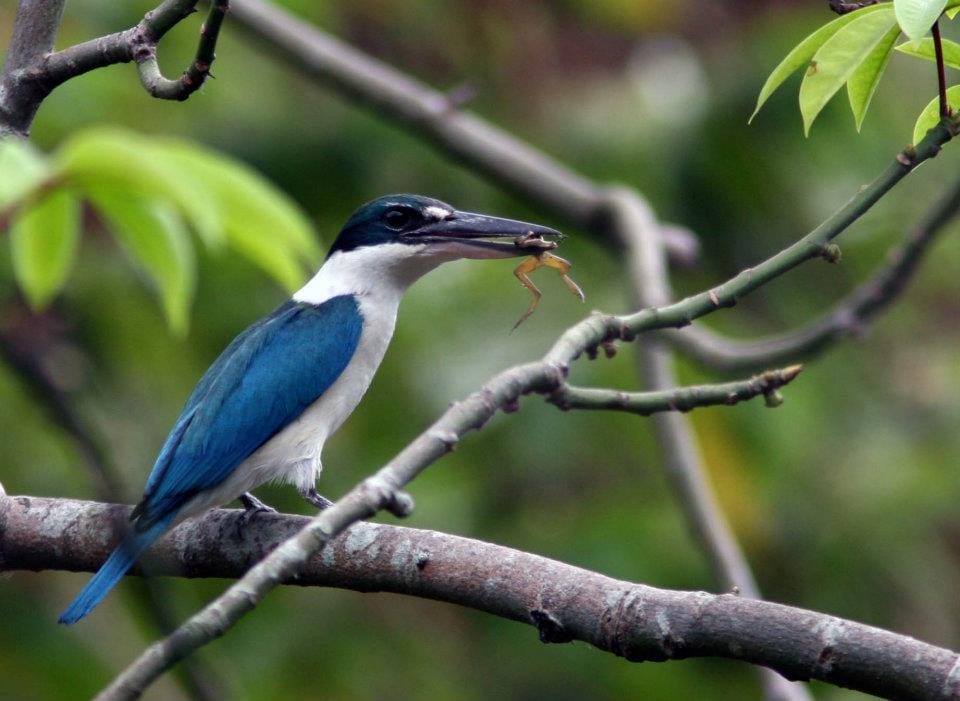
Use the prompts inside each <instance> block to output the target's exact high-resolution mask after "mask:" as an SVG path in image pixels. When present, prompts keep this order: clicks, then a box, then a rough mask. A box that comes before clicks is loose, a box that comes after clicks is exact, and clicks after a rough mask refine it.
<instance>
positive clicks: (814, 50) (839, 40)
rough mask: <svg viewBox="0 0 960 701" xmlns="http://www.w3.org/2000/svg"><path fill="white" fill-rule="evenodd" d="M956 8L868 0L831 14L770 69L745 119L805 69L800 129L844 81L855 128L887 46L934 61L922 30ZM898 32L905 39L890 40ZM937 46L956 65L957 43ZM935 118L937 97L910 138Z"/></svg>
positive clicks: (944, 2)
mask: <svg viewBox="0 0 960 701" xmlns="http://www.w3.org/2000/svg"><path fill="white" fill-rule="evenodd" d="M958 12H960V0H893V2H885V3H878V4H876V5H868V6H866V7H863V8H860V9H858V10H855V11H854V12H850V13H848V14H845V15H842V16H840V17H838V18H837V19H834V20H833V21H832V22H829V23H828V24H826V25H824V26H822V27H820V29H818V30H817V31H815V32H814V33H813V34H811V35H809V36H808V37H806V38H805V39H804V40H803V41H801V42H800V43H799V44H797V46H796V47H794V49H793V50H792V51H791V52H790V53H789V54H787V56H786V58H784V59H783V61H781V62H780V64H779V65H778V66H777V67H776V68H774V69H773V72H772V73H771V74H770V77H769V78H767V81H766V83H764V85H763V88H762V89H761V90H760V96H759V97H758V98H757V107H756V109H755V110H754V111H753V115H751V117H750V120H751V121H752V120H753V118H754V117H755V116H756V115H757V112H759V111H760V108H761V107H762V106H763V104H764V103H765V102H766V101H767V99H768V98H769V97H770V95H772V94H773V93H774V91H775V90H776V89H777V88H779V87H780V86H781V85H782V84H783V82H784V81H785V80H786V79H787V78H789V77H790V75H792V74H793V73H794V72H795V71H797V70H798V69H800V68H806V73H805V74H804V77H803V82H802V83H801V84H800V114H801V115H802V117H803V130H804V133H805V134H809V133H810V126H811V125H812V124H813V122H814V120H816V118H817V116H818V115H819V114H820V112H821V111H822V110H823V108H824V107H825V106H826V104H827V103H828V102H829V101H830V98H832V97H833V96H834V95H835V94H836V93H837V92H838V91H839V90H840V88H842V87H843V86H844V85H846V87H847V97H848V98H849V101H850V109H851V110H852V111H853V117H854V120H855V122H856V126H857V131H859V130H860V125H861V124H862V123H863V118H864V117H865V116H866V114H867V109H868V108H869V106H870V100H871V99H872V98H873V93H874V92H875V91H876V89H877V84H878V83H879V82H880V78H881V77H882V75H883V72H884V70H885V69H886V67H887V63H888V62H889V61H890V56H891V55H892V54H893V51H894V50H897V51H900V52H902V53H904V54H908V55H911V56H916V57H918V58H923V59H926V60H929V61H936V54H935V49H934V43H933V40H932V39H931V38H929V37H926V35H927V34H928V33H929V32H930V30H931V28H932V27H933V25H934V24H935V23H936V22H937V21H938V20H939V19H940V16H941V15H943V14H945V15H946V16H947V17H948V18H950V19H953V18H954V17H955V16H956V14H957V13H958ZM901 32H903V33H904V34H906V35H907V37H908V39H909V40H908V41H907V42H905V43H902V44H900V45H896V42H897V39H898V37H899V36H900V33H901ZM942 46H943V52H944V59H945V60H944V63H946V65H948V66H952V67H954V68H960V44H956V43H955V42H951V41H943V42H942ZM948 98H949V99H957V98H960V93H958V92H957V91H956V90H955V89H954V88H951V89H950V90H949V91H948ZM939 119H940V112H939V96H938V97H936V98H934V99H933V100H932V101H931V102H930V104H928V105H927V107H926V108H925V109H924V110H923V112H922V113H921V114H920V117H919V118H918V119H917V122H916V125H915V126H914V130H913V142H914V143H917V142H918V141H920V139H922V138H923V135H924V134H926V132H927V131H928V130H929V129H930V128H932V127H933V126H934V125H935V124H936V123H937V121H938V120H939Z"/></svg>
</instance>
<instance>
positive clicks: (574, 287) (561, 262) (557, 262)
mask: <svg viewBox="0 0 960 701" xmlns="http://www.w3.org/2000/svg"><path fill="white" fill-rule="evenodd" d="M540 265H543V266H546V267H548V268H553V269H554V270H559V271H560V279H561V280H563V282H564V283H565V284H566V286H567V289H568V290H570V291H571V292H573V294H575V295H576V296H577V297H579V298H580V301H581V302H585V301H586V300H587V296H586V295H585V294H583V290H581V289H580V285H578V284H577V283H575V282H574V281H573V279H572V278H571V277H570V276H569V275H567V273H568V272H569V271H570V267H571V266H570V261H568V260H566V259H564V258H561V257H560V256H555V255H553V254H552V253H543V254H541V255H540Z"/></svg>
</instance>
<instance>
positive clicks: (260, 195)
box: [156, 140, 321, 289]
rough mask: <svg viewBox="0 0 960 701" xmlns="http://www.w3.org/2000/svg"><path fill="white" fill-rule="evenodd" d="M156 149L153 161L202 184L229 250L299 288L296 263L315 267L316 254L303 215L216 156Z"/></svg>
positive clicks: (175, 145) (183, 147)
mask: <svg viewBox="0 0 960 701" xmlns="http://www.w3.org/2000/svg"><path fill="white" fill-rule="evenodd" d="M156 149H157V150H156V154H157V157H158V158H161V159H164V160H166V161H167V162H168V163H169V164H170V165H171V166H172V167H175V168H176V169H177V170H178V171H180V172H188V173H190V174H191V176H192V177H193V178H196V179H202V180H203V181H204V182H205V183H206V185H207V187H208V188H209V190H210V195H211V203H212V204H213V205H214V206H215V207H216V208H217V209H218V211H219V216H220V219H221V221H222V223H223V226H224V230H225V234H226V237H227V241H228V243H229V244H230V245H231V246H232V247H234V248H236V250H238V251H239V252H240V253H242V254H244V255H245V256H247V257H248V258H249V259H250V260H251V261H253V262H254V263H256V264H257V265H259V266H260V267H261V268H263V269H264V270H266V271H267V272H269V273H270V274H271V275H273V276H274V277H275V278H276V279H277V280H279V281H280V282H281V283H282V284H283V285H285V286H286V287H288V288H290V289H294V288H296V287H298V286H299V285H301V284H302V283H303V280H304V276H305V275H304V268H303V265H302V264H303V263H306V264H308V265H309V266H310V267H311V268H312V267H313V266H315V265H316V264H317V263H318V262H319V259H320V256H321V251H320V247H319V245H318V243H317V240H316V238H315V236H314V233H313V228H312V227H311V226H310V223H309V221H308V220H307V218H306V216H305V215H304V214H303V213H302V211H301V210H300V209H299V208H298V207H296V205H294V204H293V203H292V202H291V201H290V200H289V198H288V197H287V196H286V195H284V194H283V193H282V192H281V191H280V190H279V189H277V188H276V187H275V186H274V185H272V184H271V183H270V182H269V181H267V180H266V179H265V178H263V177H262V176H261V175H259V174H258V173H256V172H255V171H253V170H251V169H250V168H249V167H247V166H245V165H243V164H242V163H240V162H238V161H234V160H232V159H229V158H226V157H224V156H222V155H219V154H214V153H211V152H209V151H201V150H199V149H196V148H195V147H192V146H190V145H189V144H186V143H183V142H179V141H175V140H166V141H163V142H159V143H158V144H157V145H156Z"/></svg>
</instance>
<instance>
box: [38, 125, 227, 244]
mask: <svg viewBox="0 0 960 701" xmlns="http://www.w3.org/2000/svg"><path fill="white" fill-rule="evenodd" d="M55 160H56V162H57V163H58V164H59V165H60V166H61V168H62V169H63V172H64V174H65V175H66V176H67V177H68V178H69V181H70V182H71V183H72V184H74V185H76V186H77V187H78V188H79V189H80V190H81V191H84V192H86V191H94V190H96V189H98V188H104V187H106V188H109V189H113V190H126V191H127V192H129V193H131V194H132V195H134V196H139V197H146V198H148V199H156V200H166V201H168V202H170V203H172V204H173V205H175V206H176V207H177V209H179V210H180V212H181V213H182V214H183V215H184V217H186V219H187V221H188V222H189V223H190V225H191V226H192V227H193V228H194V230H196V232H197V234H198V235H199V236H200V237H201V238H202V239H203V240H204V242H205V243H207V244H208V245H210V246H211V247H217V246H219V245H220V244H221V243H222V242H223V235H222V231H223V229H222V226H221V222H220V220H219V217H218V213H217V210H216V208H215V207H212V206H211V205H210V190H209V188H208V187H207V186H206V184H205V183H204V182H203V181H202V180H199V179H195V178H191V177H190V175H189V174H186V173H183V172H180V171H179V170H178V169H177V168H175V167H173V166H171V165H170V164H169V163H168V162H167V161H165V160H163V159H158V158H157V157H156V154H155V147H154V140H152V139H148V138H146V137H143V136H140V135H138V134H134V133H133V132H129V131H126V130H123V129H115V128H109V127H99V128H95V129H87V130H85V131H81V132H78V133H77V134H75V135H74V136H73V137H72V138H70V140H69V141H67V142H66V143H64V144H63V146H62V147H61V148H60V150H59V151H58V152H57V154H56V155H55Z"/></svg>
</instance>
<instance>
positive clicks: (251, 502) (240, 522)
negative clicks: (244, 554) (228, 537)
mask: <svg viewBox="0 0 960 701" xmlns="http://www.w3.org/2000/svg"><path fill="white" fill-rule="evenodd" d="M239 501H240V503H241V504H243V513H242V514H240V518H239V519H237V536H238V537H239V536H242V535H243V529H244V528H246V527H247V524H249V523H250V521H251V519H253V517H254V516H256V515H257V514H275V513H277V510H276V509H275V508H273V507H272V506H268V505H266V504H264V503H263V502H262V501H260V500H259V499H257V498H256V497H255V496H253V495H252V494H251V493H250V492H244V493H243V494H241V495H240V499H239Z"/></svg>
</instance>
